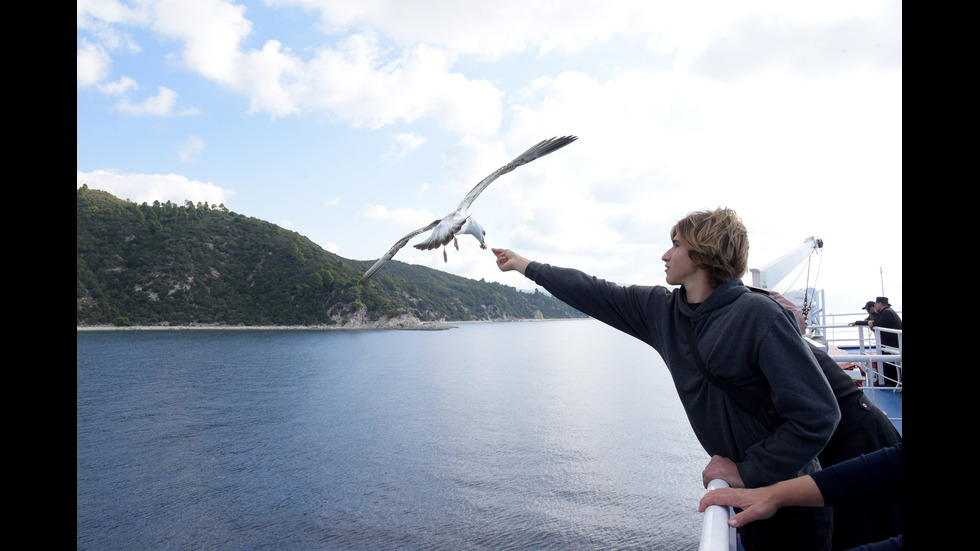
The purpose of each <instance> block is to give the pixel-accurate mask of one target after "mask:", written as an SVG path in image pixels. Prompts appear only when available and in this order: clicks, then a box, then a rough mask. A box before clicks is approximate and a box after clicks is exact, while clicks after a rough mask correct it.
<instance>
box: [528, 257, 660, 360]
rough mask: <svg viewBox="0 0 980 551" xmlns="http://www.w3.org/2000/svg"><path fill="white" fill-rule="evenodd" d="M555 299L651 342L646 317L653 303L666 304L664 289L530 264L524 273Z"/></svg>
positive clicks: (654, 307) (654, 306)
mask: <svg viewBox="0 0 980 551" xmlns="http://www.w3.org/2000/svg"><path fill="white" fill-rule="evenodd" d="M524 275H525V276H526V277H527V278H528V279H531V280H532V281H534V282H535V283H537V284H538V285H541V286H542V287H544V288H545V289H546V290H547V291H548V292H549V293H551V294H552V295H554V296H555V298H557V299H558V300H560V301H562V302H564V303H565V304H568V305H569V306H571V307H572V308H575V309H576V310H578V311H580V312H582V313H584V314H588V315H589V316H592V317H593V318H595V319H597V320H599V321H601V322H603V323H605V324H607V325H609V326H611V327H614V328H616V329H619V330H620V331H623V332H624V333H626V334H628V335H630V336H632V337H636V338H638V339H640V340H641V341H644V342H647V343H648V344H651V345H653V343H650V335H651V333H652V332H653V331H651V327H650V319H649V314H650V312H652V311H653V310H655V309H656V305H652V304H651V303H650V302H651V301H655V302H657V303H662V304H663V305H666V304H667V302H668V300H669V296H670V293H669V291H668V290H667V289H666V288H664V287H643V286H636V285H634V286H629V287H624V286H622V285H618V284H616V283H612V282H609V281H605V280H603V279H599V278H597V277H594V276H590V275H588V274H585V273H583V272H581V271H579V270H575V269H571V268H558V267H555V266H551V265H550V264H542V263H540V262H531V263H530V264H529V265H528V266H527V268H526V269H525V274H524Z"/></svg>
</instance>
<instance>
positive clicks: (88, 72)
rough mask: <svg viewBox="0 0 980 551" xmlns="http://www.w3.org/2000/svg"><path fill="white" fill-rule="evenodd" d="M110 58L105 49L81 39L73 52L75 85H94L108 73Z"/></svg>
mask: <svg viewBox="0 0 980 551" xmlns="http://www.w3.org/2000/svg"><path fill="white" fill-rule="evenodd" d="M111 65H112V58H110V57H109V54H108V53H106V51H105V49H104V48H103V47H102V46H100V45H98V44H92V43H90V42H89V41H87V40H85V39H82V41H81V44H80V45H79V46H78V48H77V50H76V53H75V87H76V88H85V87H87V86H94V85H96V84H98V83H99V82H100V81H102V79H104V78H106V77H107V76H108V75H109V68H110V67H111Z"/></svg>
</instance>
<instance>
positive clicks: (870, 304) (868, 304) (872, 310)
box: [850, 300, 876, 325]
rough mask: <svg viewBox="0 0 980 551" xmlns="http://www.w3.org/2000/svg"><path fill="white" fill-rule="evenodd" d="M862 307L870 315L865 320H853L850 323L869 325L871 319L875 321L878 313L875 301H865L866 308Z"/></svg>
mask: <svg viewBox="0 0 980 551" xmlns="http://www.w3.org/2000/svg"><path fill="white" fill-rule="evenodd" d="M861 309H862V310H864V311H865V312H867V313H868V317H866V318H864V319H863V320H858V321H852V322H851V323H850V325H868V322H869V321H874V319H875V315H876V314H875V302H874V301H873V300H869V301H868V302H865V303H864V308H861Z"/></svg>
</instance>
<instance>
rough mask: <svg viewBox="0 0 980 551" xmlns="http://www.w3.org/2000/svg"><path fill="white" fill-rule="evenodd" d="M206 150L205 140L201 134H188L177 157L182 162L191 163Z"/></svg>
mask: <svg viewBox="0 0 980 551" xmlns="http://www.w3.org/2000/svg"><path fill="white" fill-rule="evenodd" d="M202 151H204V140H202V139H201V138H200V136H188V137H187V139H186V140H184V143H183V144H181V146H180V149H179V150H178V151H177V157H178V158H179V159H180V161H181V162H182V163H189V162H192V161H195V160H197V159H198V158H199V157H200V156H201V152H202Z"/></svg>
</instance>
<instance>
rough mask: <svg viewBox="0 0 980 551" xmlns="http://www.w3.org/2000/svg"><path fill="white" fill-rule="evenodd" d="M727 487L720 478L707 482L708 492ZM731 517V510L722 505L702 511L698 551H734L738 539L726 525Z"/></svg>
mask: <svg viewBox="0 0 980 551" xmlns="http://www.w3.org/2000/svg"><path fill="white" fill-rule="evenodd" d="M728 487H729V486H728V483H727V482H725V481H724V480H722V479H720V478H716V479H714V480H712V481H710V482H708V490H714V489H717V488H728ZM732 515H733V512H732V508H731V507H725V506H724V505H710V506H708V508H707V509H705V510H704V521H703V524H702V525H701V544H700V545H699V546H698V551H735V549H736V547H737V545H738V539H737V538H736V536H735V528H732V527H731V526H729V525H728V519H730V518H732Z"/></svg>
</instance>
